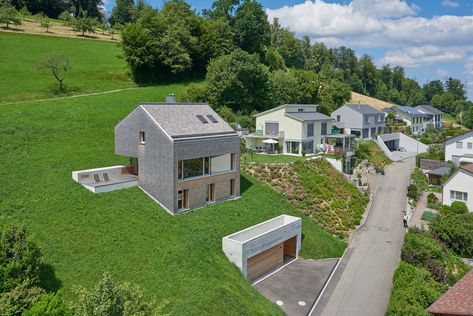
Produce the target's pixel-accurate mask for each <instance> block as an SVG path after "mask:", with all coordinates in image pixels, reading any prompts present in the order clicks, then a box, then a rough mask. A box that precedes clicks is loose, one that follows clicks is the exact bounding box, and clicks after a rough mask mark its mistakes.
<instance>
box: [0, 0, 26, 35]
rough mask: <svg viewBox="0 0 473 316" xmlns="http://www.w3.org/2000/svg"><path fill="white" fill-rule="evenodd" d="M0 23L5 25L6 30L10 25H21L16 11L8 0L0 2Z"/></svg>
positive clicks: (0, 0)
mask: <svg viewBox="0 0 473 316" xmlns="http://www.w3.org/2000/svg"><path fill="white" fill-rule="evenodd" d="M0 23H3V24H6V25H7V28H9V26H10V24H14V25H21V18H20V15H19V14H18V11H17V10H16V9H15V7H14V6H12V5H11V4H10V2H9V1H8V0H0Z"/></svg>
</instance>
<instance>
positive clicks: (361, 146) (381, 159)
mask: <svg viewBox="0 0 473 316" xmlns="http://www.w3.org/2000/svg"><path fill="white" fill-rule="evenodd" d="M355 152H356V157H357V158H358V159H359V160H364V159H366V160H368V161H369V162H371V163H372V164H373V165H375V166H376V167H378V168H381V169H384V168H385V167H386V166H387V165H389V164H390V163H391V160H390V159H389V158H388V157H387V156H386V154H385V153H384V152H383V151H382V150H381V149H380V148H379V147H378V145H376V143H375V142H374V141H373V140H364V141H358V142H356V148H355Z"/></svg>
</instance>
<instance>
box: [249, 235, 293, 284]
mask: <svg viewBox="0 0 473 316" xmlns="http://www.w3.org/2000/svg"><path fill="white" fill-rule="evenodd" d="M283 244H284V243H281V244H279V245H277V246H275V247H273V248H270V249H268V250H265V251H263V252H262V253H260V254H257V255H256V256H253V257H251V258H249V259H248V262H247V276H248V279H249V280H255V279H257V278H258V277H260V276H261V275H263V274H264V273H266V272H268V271H270V270H272V269H274V268H275V267H277V266H278V265H281V264H282V263H283V260H284V246H283Z"/></svg>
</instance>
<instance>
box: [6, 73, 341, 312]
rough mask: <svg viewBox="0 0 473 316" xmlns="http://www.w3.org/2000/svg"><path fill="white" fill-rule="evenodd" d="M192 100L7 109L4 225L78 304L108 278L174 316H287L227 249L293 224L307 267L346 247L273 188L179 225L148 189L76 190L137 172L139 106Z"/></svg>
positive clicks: (142, 96) (107, 98)
mask: <svg viewBox="0 0 473 316" xmlns="http://www.w3.org/2000/svg"><path fill="white" fill-rule="evenodd" d="M2 67H5V66H4V65H3V66H2ZM182 89H183V86H182V85H172V86H161V87H148V88H139V89H136V90H130V91H123V92H117V93H111V94H106V95H98V96H88V97H80V98H73V99H59V100H50V101H44V102H36V103H28V104H16V105H0V113H1V114H0V165H1V166H2V168H0V179H1V181H0V225H5V224H7V223H11V222H20V223H23V224H25V225H26V226H27V227H28V228H29V229H30V230H31V231H32V233H33V235H34V238H35V239H36V240H37V241H38V243H39V245H40V246H41V248H42V250H43V253H44V261H45V262H46V263H47V264H49V265H50V266H52V268H53V269H54V272H55V275H56V277H57V278H58V280H59V283H58V284H60V286H61V287H62V288H63V289H64V291H65V294H66V298H67V299H68V300H71V299H72V297H73V296H72V295H71V294H72V288H73V286H75V285H79V286H85V287H89V288H90V287H91V286H92V285H94V284H95V283H96V282H97V281H98V280H99V279H101V277H102V274H103V272H104V271H109V272H110V273H111V274H112V276H113V278H114V279H116V280H117V281H119V282H122V281H130V282H133V283H136V284H138V285H140V286H142V287H143V289H144V290H145V292H146V295H147V296H149V297H151V298H156V299H157V300H158V302H162V301H166V302H168V303H167V305H166V307H165V309H164V311H165V312H167V313H169V314H173V315H184V314H185V315H201V314H213V315H220V314H233V315H250V314H274V315H276V314H281V310H280V309H279V307H277V306H276V305H275V304H273V303H271V302H269V301H267V300H266V299H264V298H263V297H262V296H261V295H260V294H259V293H258V292H257V290H256V289H254V288H252V287H251V286H250V284H249V283H248V282H247V281H245V280H244V279H243V278H242V277H241V275H240V273H239V271H238V270H237V268H236V267H235V266H233V264H231V263H230V262H229V261H228V260H227V258H226V257H225V255H224V254H223V252H222V251H221V238H222V237H223V236H225V235H227V234H230V233H232V232H235V231H238V230H240V229H243V228H245V227H248V226H250V225H254V224H256V223H258V222H261V221H264V220H267V219H269V218H271V217H273V216H276V215H279V214H282V213H286V214H292V215H298V216H302V217H303V218H304V219H303V235H304V238H303V243H302V252H301V256H302V257H306V258H323V257H337V256H340V255H341V254H342V252H343V250H344V248H345V247H346V245H345V244H344V243H343V242H342V241H340V240H339V239H336V238H334V237H332V236H331V235H330V234H328V233H327V232H325V231H323V230H321V229H320V228H319V227H318V226H316V225H315V224H313V223H312V222H310V221H309V220H308V219H307V218H306V217H304V216H303V215H302V213H301V212H299V211H298V210H296V209H295V208H294V207H293V206H292V205H291V204H290V203H289V202H288V201H287V200H286V199H285V198H284V197H283V196H282V195H280V194H278V193H277V192H275V191H273V190H272V189H271V188H270V187H269V186H267V185H265V184H262V183H260V182H257V181H256V180H254V179H252V178H250V177H248V176H243V177H242V192H243V193H242V197H241V199H239V200H236V201H230V202H225V203H217V204H215V205H213V206H209V207H206V208H203V209H199V210H195V211H192V212H189V213H186V214H182V215H178V216H175V217H173V216H171V215H168V213H166V212H165V211H164V210H162V209H161V208H160V207H159V206H158V205H157V204H156V203H155V202H153V201H152V200H151V199H149V198H148V197H147V196H146V195H145V194H144V193H143V192H142V191H141V190H139V189H138V188H133V189H127V190H121V191H115V192H111V193H104V194H99V195H94V194H92V193H91V192H89V191H87V190H86V189H85V188H83V187H81V186H80V185H79V184H77V183H75V182H74V181H73V180H72V179H71V172H72V171H74V170H81V169H87V168H94V167H103V166H110V165H115V164H122V163H127V161H128V159H127V158H126V157H119V156H116V155H115V154H114V126H115V124H117V122H118V121H119V120H121V119H122V118H123V117H124V116H125V115H126V114H127V113H128V112H129V111H130V110H132V109H133V108H134V107H135V106H136V105H137V104H138V103H139V102H142V101H161V100H163V99H164V96H165V95H166V94H167V93H169V92H174V93H176V94H177V95H179V93H180V92H181V90H182ZM51 284H53V285H54V282H51ZM58 284H56V286H55V287H56V288H57V287H58V286H57V285H58ZM55 287H54V286H53V288H55Z"/></svg>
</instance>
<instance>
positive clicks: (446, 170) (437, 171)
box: [426, 167, 450, 176]
mask: <svg viewBox="0 0 473 316" xmlns="http://www.w3.org/2000/svg"><path fill="white" fill-rule="evenodd" d="M449 172H450V168H449V167H440V168H437V169H434V170H430V171H427V172H426V173H427V174H431V175H434V176H443V175H445V174H448V173H449Z"/></svg>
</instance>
